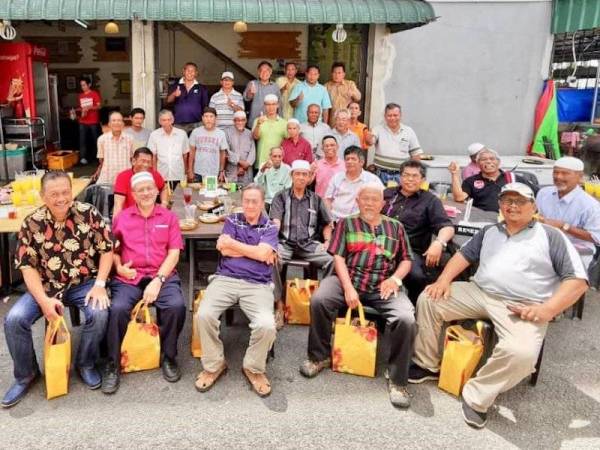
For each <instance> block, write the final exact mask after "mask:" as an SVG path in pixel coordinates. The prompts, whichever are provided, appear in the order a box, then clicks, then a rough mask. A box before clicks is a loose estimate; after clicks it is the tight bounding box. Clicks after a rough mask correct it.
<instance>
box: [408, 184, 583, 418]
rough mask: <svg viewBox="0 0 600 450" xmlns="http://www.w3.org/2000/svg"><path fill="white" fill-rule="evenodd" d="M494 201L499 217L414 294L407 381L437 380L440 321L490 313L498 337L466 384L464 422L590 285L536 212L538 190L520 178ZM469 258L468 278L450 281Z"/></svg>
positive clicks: (481, 413) (523, 364) (482, 413)
mask: <svg viewBox="0 0 600 450" xmlns="http://www.w3.org/2000/svg"><path fill="white" fill-rule="evenodd" d="M498 203H499V204H500V211H501V212H502V215H503V216H504V219H505V220H504V221H503V222H500V223H496V224H492V225H488V226H486V227H485V228H483V229H482V230H481V231H480V232H479V233H477V234H476V235H475V236H473V238H471V239H470V240H469V241H468V242H467V243H466V244H465V245H463V246H462V248H461V249H460V251H459V252H458V253H456V254H455V255H454V256H453V257H452V258H451V259H450V261H449V262H448V264H447V265H446V267H445V269H444V271H443V272H442V274H441V275H440V277H439V278H438V279H437V281H436V282H435V283H433V284H430V285H429V286H427V287H426V288H425V291H423V293H422V294H421V295H420V296H419V299H418V301H417V311H418V313H417V325H418V330H419V332H418V335H417V338H416V341H415V353H414V357H413V363H414V364H413V365H412V366H411V368H410V371H409V382H411V383H422V382H424V381H426V380H436V379H437V378H438V377H439V375H438V373H439V368H440V362H441V356H442V355H441V352H440V349H439V346H438V342H439V337H440V333H441V332H442V328H443V325H444V322H449V321H452V320H461V319H487V320H490V321H491V322H492V323H493V324H494V328H495V330H496V334H497V337H498V343H497V344H496V347H495V348H494V352H493V353H492V355H491V356H490V357H489V359H488V360H487V362H486V363H485V364H484V365H483V366H482V367H481V369H479V370H478V371H477V373H476V374H475V376H474V377H473V378H471V379H470V380H469V381H468V382H467V383H466V384H465V386H464V388H463V391H462V413H463V418H464V420H465V422H466V423H467V424H468V425H470V426H473V427H476V428H482V427H484V426H485V424H486V422H487V411H488V409H489V407H490V406H492V404H493V403H494V401H495V400H496V397H497V396H498V395H499V394H501V393H503V392H506V391H508V390H509V389H511V388H512V387H513V386H516V385H517V384H518V383H519V382H520V381H521V380H522V379H523V378H525V377H526V376H528V375H529V374H531V373H532V372H534V370H535V364H536V361H537V359H538V355H539V352H540V349H541V347H542V343H543V342H544V336H545V334H546V329H547V327H548V322H549V321H550V320H552V319H553V318H554V317H555V316H556V315H558V314H560V313H561V312H562V311H564V310H565V309H567V308H568V307H569V306H571V305H572V304H574V303H575V302H576V301H577V300H578V299H579V297H580V296H581V295H582V294H583V293H584V292H585V291H586V289H587V287H588V283H587V274H586V271H585V268H584V267H583V264H582V262H581V258H580V257H579V255H578V254H577V251H576V250H575V248H574V247H573V244H571V242H570V241H569V240H568V239H567V238H566V237H565V235H564V234H563V233H562V232H561V231H559V230H557V229H556V228H554V227H551V226H549V225H545V224H541V223H539V222H537V221H535V220H534V219H533V216H534V214H535V212H536V206H535V196H534V194H533V191H532V190H531V188H530V187H529V186H527V185H525V184H523V183H509V184H506V185H505V186H504V187H503V188H502V190H501V192H500V195H499V198H498ZM471 264H479V267H478V269H477V272H475V276H474V277H473V278H472V281H468V282H454V283H453V282H452V280H454V279H455V278H456V277H457V276H458V275H459V274H460V273H461V272H463V271H464V270H465V269H466V268H467V267H469V266H470V265H471Z"/></svg>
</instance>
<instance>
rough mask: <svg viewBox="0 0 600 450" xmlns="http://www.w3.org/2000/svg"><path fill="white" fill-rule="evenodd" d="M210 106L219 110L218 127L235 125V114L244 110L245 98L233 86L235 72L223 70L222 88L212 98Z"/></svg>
mask: <svg viewBox="0 0 600 450" xmlns="http://www.w3.org/2000/svg"><path fill="white" fill-rule="evenodd" d="M208 106H210V107H211V108H215V109H216V111H217V127H218V128H221V129H224V128H227V127H230V126H232V125H233V114H234V113H235V112H237V111H244V98H243V97H242V94H240V93H239V92H238V91H236V90H235V89H234V88H233V73H232V72H223V74H222V75H221V89H219V90H218V91H217V92H215V93H214V94H213V95H212V97H211V98H210V102H209V103H208Z"/></svg>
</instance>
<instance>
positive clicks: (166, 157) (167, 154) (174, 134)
mask: <svg viewBox="0 0 600 450" xmlns="http://www.w3.org/2000/svg"><path fill="white" fill-rule="evenodd" d="M148 148H149V149H150V150H151V151H152V153H154V155H156V158H157V169H158V171H159V172H160V174H161V175H162V176H163V178H164V179H165V180H167V181H174V180H177V181H179V180H183V179H184V178H185V175H186V172H185V166H184V164H183V155H185V154H186V153H189V151H190V146H189V141H188V136H187V133H186V132H185V131H183V130H180V129H179V128H173V129H172V130H171V132H170V133H169V134H167V133H166V132H165V130H164V129H163V128H158V129H156V130H154V131H153V132H152V133H150V137H149V138H148Z"/></svg>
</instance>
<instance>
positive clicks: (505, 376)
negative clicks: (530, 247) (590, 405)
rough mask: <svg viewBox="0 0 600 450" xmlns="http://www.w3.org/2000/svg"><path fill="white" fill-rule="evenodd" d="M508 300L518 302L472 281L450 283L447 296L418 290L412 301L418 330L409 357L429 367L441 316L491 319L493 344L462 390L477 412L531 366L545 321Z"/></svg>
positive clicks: (433, 365)
mask: <svg viewBox="0 0 600 450" xmlns="http://www.w3.org/2000/svg"><path fill="white" fill-rule="evenodd" d="M508 304H513V305H517V306H519V305H521V306H522V305H523V303H521V302H516V301H513V300H508V299H506V298H503V297H500V296H497V295H491V294H488V293H486V292H484V291H483V290H481V289H480V288H479V287H478V286H477V285H476V284H475V283H473V282H455V283H452V285H451V291H450V296H449V298H448V300H439V301H433V300H431V299H430V298H429V297H428V296H427V295H426V294H425V293H424V292H423V293H422V294H421V295H420V296H419V299H418V301H417V326H418V334H417V339H416V341H415V354H414V357H413V361H414V362H415V363H416V364H418V365H419V366H420V367H423V368H425V369H428V370H430V371H433V372H438V371H439V367H440V360H441V356H442V352H441V348H440V333H441V331H442V327H443V325H444V322H450V321H453V320H461V319H487V320H490V321H491V322H492V323H493V324H494V328H495V330H496V334H497V336H498V344H497V345H496V347H495V348H494V351H493V353H492V355H491V356H490V358H489V359H488V360H487V362H486V364H485V365H484V366H483V367H481V369H479V371H478V372H477V374H476V376H475V377H474V378H471V379H470V380H469V381H468V382H467V384H465V387H464V388H463V392H462V396H463V399H464V400H465V402H467V404H468V405H469V406H471V408H473V409H475V410H476V411H479V412H486V411H487V410H488V408H489V407H490V406H491V405H492V404H493V403H494V400H495V399H496V397H497V396H498V395H499V394H501V393H502V392H506V391H508V390H509V389H510V388H512V387H513V386H515V385H517V384H518V383H519V382H520V381H521V380H522V379H523V378H525V377H526V376H528V375H530V374H531V373H533V372H534V371H535V364H536V362H537V358H538V355H539V352H540V349H541V347H542V343H543V341H544V336H545V334H546V329H547V327H548V325H547V324H536V323H534V322H529V321H526V320H521V319H520V318H519V317H517V316H515V315H514V314H512V313H511V312H510V311H509V310H508V309H507V308H506V305H508Z"/></svg>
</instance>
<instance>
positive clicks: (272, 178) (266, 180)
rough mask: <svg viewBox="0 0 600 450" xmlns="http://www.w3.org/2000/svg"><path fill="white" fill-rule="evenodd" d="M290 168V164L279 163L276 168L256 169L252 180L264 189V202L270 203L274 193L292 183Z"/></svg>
mask: <svg viewBox="0 0 600 450" xmlns="http://www.w3.org/2000/svg"><path fill="white" fill-rule="evenodd" d="M291 170H292V169H291V167H290V166H288V165H287V164H285V163H281V166H279V167H277V168H275V167H271V168H270V169H267V170H265V171H264V172H261V171H260V170H259V171H258V173H257V174H256V176H255V177H254V182H255V183H258V184H260V185H261V186H262V187H263V189H264V190H265V202H266V203H268V204H271V202H272V201H273V197H275V194H277V193H278V192H279V191H281V190H282V189H286V188H289V187H290V186H291V185H292V177H291V175H290V172H291Z"/></svg>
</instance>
